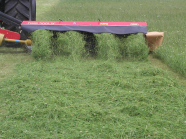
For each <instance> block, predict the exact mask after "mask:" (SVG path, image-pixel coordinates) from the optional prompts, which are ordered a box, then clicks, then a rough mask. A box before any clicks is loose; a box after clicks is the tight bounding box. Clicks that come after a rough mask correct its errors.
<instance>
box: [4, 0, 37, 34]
mask: <svg viewBox="0 0 186 139" xmlns="http://www.w3.org/2000/svg"><path fill="white" fill-rule="evenodd" d="M32 4H33V5H32ZM34 4H36V2H35V0H5V8H4V13H5V14H8V15H10V16H12V17H15V18H17V19H19V20H21V21H24V20H36V8H35V7H36V5H34ZM4 27H5V28H6V29H8V30H11V31H18V29H16V27H14V26H12V25H8V24H5V25H4Z"/></svg>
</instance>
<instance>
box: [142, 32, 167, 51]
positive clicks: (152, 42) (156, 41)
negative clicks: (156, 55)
mask: <svg viewBox="0 0 186 139" xmlns="http://www.w3.org/2000/svg"><path fill="white" fill-rule="evenodd" d="M163 37H164V32H148V33H147V34H146V35H145V38H146V41H147V45H148V47H149V48H150V51H154V50H155V49H156V48H158V47H159V46H161V44H162V42H163Z"/></svg>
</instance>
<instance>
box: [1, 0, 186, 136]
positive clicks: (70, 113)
mask: <svg viewBox="0 0 186 139" xmlns="http://www.w3.org/2000/svg"><path fill="white" fill-rule="evenodd" d="M37 2H39V3H40V4H39V5H38V9H39V13H37V14H38V15H39V17H38V20H58V18H59V17H62V16H63V17H62V19H63V20H83V21H85V20H88V21H95V20H97V18H98V16H99V18H101V20H102V21H147V23H148V25H149V26H148V30H149V31H154V30H158V31H164V30H166V29H167V32H171V30H175V28H177V27H178V26H180V27H181V29H182V30H183V31H184V28H183V26H181V25H180V24H181V23H183V22H182V21H181V20H184V18H183V19H179V21H181V22H178V23H177V21H176V19H178V18H179V16H178V15H177V13H181V16H183V15H182V13H183V12H185V11H184V10H183V9H184V3H185V1H181V0H177V1H172V0H169V1H163V2H162V1H158V0H156V1H146V0H142V1H136V0H132V1H128V0H127V1H119V0H118V1H112V0H107V1H86V2H85V1H83V0H78V1H74V0H68V1H55V0H54V1H51V3H53V4H54V3H55V2H56V3H57V2H59V3H57V4H56V5H55V8H54V7H52V6H51V7H52V8H53V9H58V10H56V11H55V12H53V11H52V12H51V11H48V9H49V7H50V6H49V5H48V3H50V1H48V0H47V1H45V2H46V3H44V2H43V0H37ZM44 4H47V8H46V7H45V6H44ZM152 5H153V7H152ZM158 6H160V7H159V8H158ZM52 8H51V9H52ZM120 8H121V9H120ZM174 8H176V12H175V11H174ZM42 9H43V10H42ZM69 9H70V10H69ZM149 9H150V10H151V11H152V12H149ZM87 11H89V12H87ZM110 11H111V12H110ZM46 12H48V13H49V14H45V13H46ZM171 12H172V13H173V17H174V20H175V21H176V22H172V20H173V19H172V15H170V13H171ZM174 12H175V14H174ZM41 13H42V14H41ZM61 13H63V15H61ZM123 13H125V14H123ZM147 13H148V14H147ZM158 15H160V16H158ZM162 19H164V20H166V21H164V20H162ZM169 21H171V22H169ZM162 22H163V24H162ZM173 24H174V25H175V26H174V25H173ZM167 32H166V33H167ZM174 35H175V34H174ZM174 35H172V36H170V39H167V35H166V37H165V39H164V44H166V45H167V44H171V43H172V44H173V42H175V41H174V39H173V38H174ZM177 40H178V39H177ZM181 42H184V41H183V40H181ZM181 42H179V41H178V42H177V45H176V46H175V47H177V46H179V44H181ZM165 47H166V46H165ZM171 48H173V47H171ZM180 48H182V47H180ZM8 50H9V49H8ZM166 50H167V51H163V52H164V53H166V52H167V53H168V51H169V50H173V49H166ZM183 50H185V49H183ZM169 52H170V51H169ZM176 54H177V52H176V53H175V55H176ZM23 55H24V54H19V55H17V54H10V53H8V54H2V53H1V54H0V58H1V61H0V62H1V65H6V64H7V65H9V66H8V67H7V68H6V70H7V71H9V72H7V74H6V76H3V78H2V79H1V82H0V125H1V126H0V138H185V137H186V132H185V126H186V124H185V123H186V122H185V121H186V118H185V107H186V103H185V98H186V97H185V88H183V87H182V85H181V84H180V82H179V81H178V80H177V79H175V77H172V72H169V71H167V70H165V69H164V70H162V69H161V68H158V67H157V68H156V67H154V66H152V63H150V62H148V61H143V62H139V61H138V62H129V61H126V60H125V61H120V62H116V61H110V60H109V61H107V60H101V59H100V60H80V61H74V60H71V59H66V58H64V57H60V58H59V57H56V59H55V60H49V59H47V60H48V61H46V60H45V61H37V62H34V60H33V59H32V58H31V57H30V56H25V57H24V56H23ZM27 58H28V60H26V59H27ZM163 58H165V57H162V59H163ZM174 58H176V57H174ZM183 60H184V59H183ZM183 60H182V61H183ZM178 62H179V60H178ZM13 69H15V70H13ZM1 71H2V73H5V72H6V71H4V70H3V69H2V68H1ZM10 73H12V74H10ZM1 75H2V74H1Z"/></svg>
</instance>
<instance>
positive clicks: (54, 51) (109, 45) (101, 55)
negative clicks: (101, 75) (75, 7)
mask: <svg viewBox="0 0 186 139" xmlns="http://www.w3.org/2000/svg"><path fill="white" fill-rule="evenodd" d="M94 36H95V39H96V40H94V39H92V40H93V41H96V43H95V44H96V45H95V46H94V47H92V46H91V47H90V48H88V49H93V50H87V48H85V45H86V44H87V43H89V44H91V42H86V41H85V36H84V35H83V34H81V33H79V32H75V31H68V32H52V31H46V30H37V31H35V32H33V33H32V40H33V42H34V43H33V48H32V56H33V57H34V58H35V59H47V58H51V57H52V56H64V57H66V58H71V59H73V60H76V59H81V58H82V57H87V56H88V52H90V51H95V52H96V53H95V56H94V57H96V58H98V59H104V60H121V59H132V60H146V59H147V58H148V51H149V50H148V47H147V45H146V44H145V40H144V38H143V35H142V34H135V35H134V34H132V35H130V36H128V37H127V38H126V36H124V35H123V36H119V37H118V36H117V35H114V34H110V33H102V34H94ZM89 41H90V40H89Z"/></svg>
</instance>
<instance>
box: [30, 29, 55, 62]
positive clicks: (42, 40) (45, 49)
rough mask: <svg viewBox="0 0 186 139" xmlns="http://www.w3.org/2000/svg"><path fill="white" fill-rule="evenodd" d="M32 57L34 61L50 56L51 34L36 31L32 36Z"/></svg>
mask: <svg viewBox="0 0 186 139" xmlns="http://www.w3.org/2000/svg"><path fill="white" fill-rule="evenodd" d="M31 35H32V41H33V44H32V56H33V57H34V58H35V59H49V58H50V57H51V56H52V51H51V47H52V42H51V39H52V36H53V33H52V32H50V31H47V30H36V31H34V32H33V33H32V34H31Z"/></svg>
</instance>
